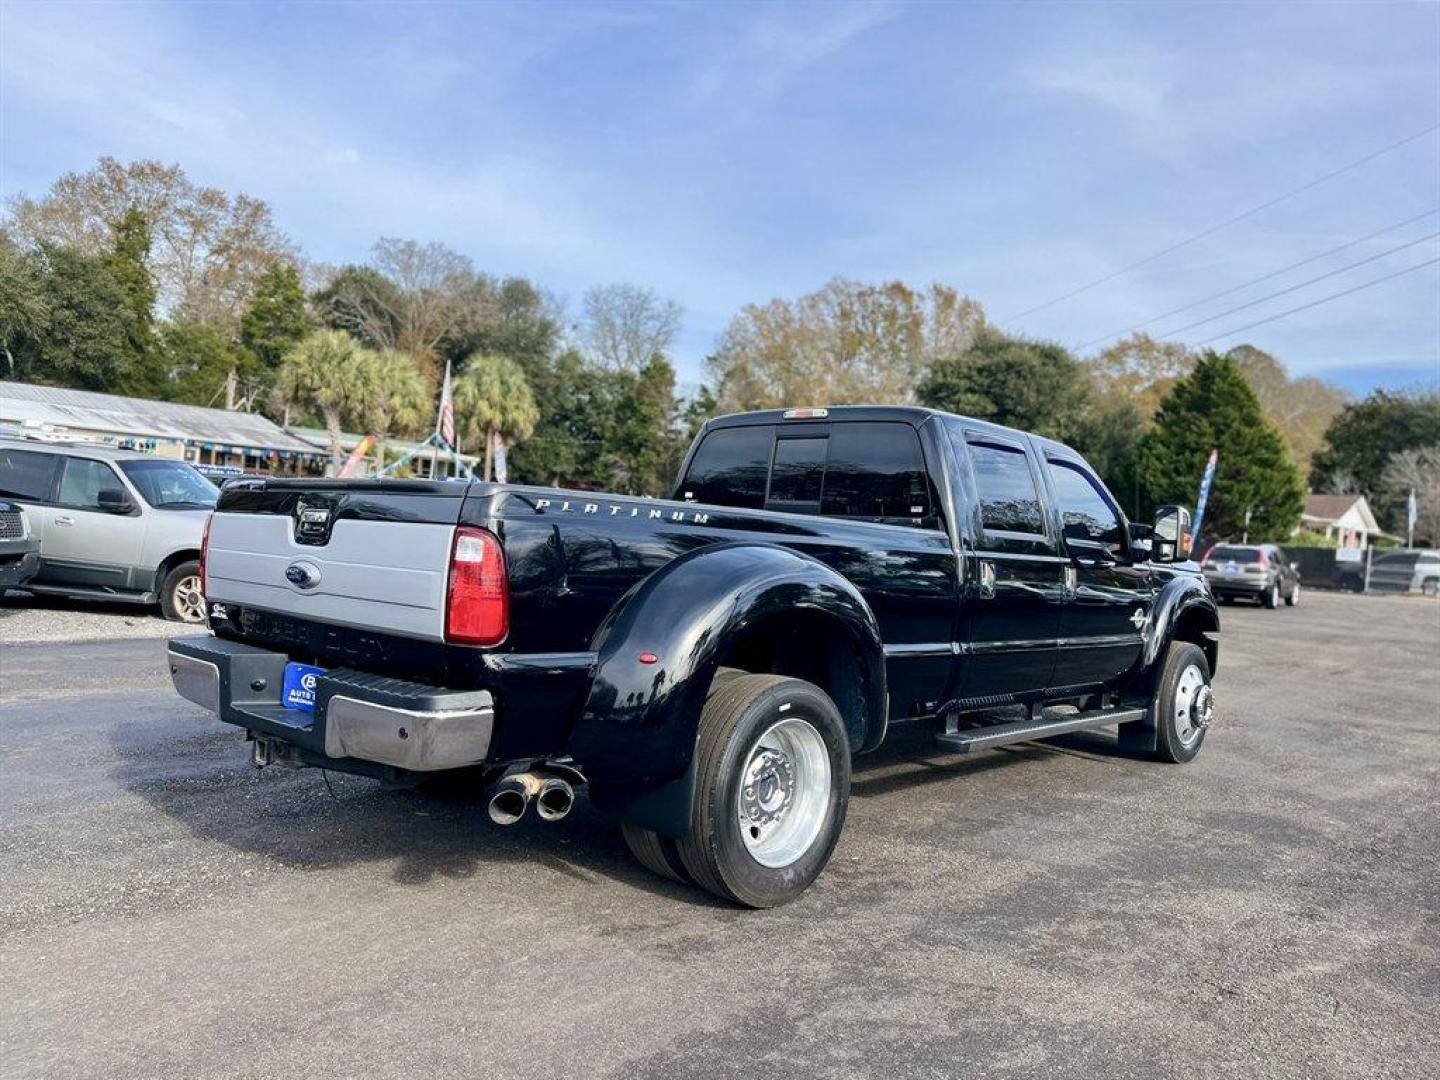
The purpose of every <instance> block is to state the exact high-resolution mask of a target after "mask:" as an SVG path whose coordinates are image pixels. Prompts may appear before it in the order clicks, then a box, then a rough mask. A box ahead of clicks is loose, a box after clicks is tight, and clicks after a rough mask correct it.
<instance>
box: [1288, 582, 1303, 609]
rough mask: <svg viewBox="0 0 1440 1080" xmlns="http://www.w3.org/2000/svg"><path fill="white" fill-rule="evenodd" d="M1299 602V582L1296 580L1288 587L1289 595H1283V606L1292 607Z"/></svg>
mask: <svg viewBox="0 0 1440 1080" xmlns="http://www.w3.org/2000/svg"><path fill="white" fill-rule="evenodd" d="M1298 603H1300V583H1299V582H1298V581H1297V582H1296V583H1295V584H1294V585H1293V586H1291V589H1290V595H1288V596H1287V597H1285V606H1286V607H1294V606H1295V605H1296V604H1298Z"/></svg>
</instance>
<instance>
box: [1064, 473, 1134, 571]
mask: <svg viewBox="0 0 1440 1080" xmlns="http://www.w3.org/2000/svg"><path fill="white" fill-rule="evenodd" d="M1047 465H1048V467H1049V470H1050V485H1051V486H1052V487H1053V488H1054V489H1055V499H1056V501H1057V502H1058V503H1059V504H1060V515H1061V521H1062V522H1063V524H1064V526H1065V528H1066V529H1067V530H1068V529H1070V528H1072V527H1074V526H1077V525H1078V526H1080V527H1082V528H1083V529H1084V530H1085V532H1086V534H1087V536H1088V537H1089V538H1090V539H1091V540H1092V541H1094V542H1095V543H1097V544H1104V545H1105V546H1106V547H1107V548H1109V549H1110V550H1111V551H1112V552H1114V553H1119V551H1120V547H1121V545H1122V544H1123V543H1124V540H1125V533H1124V530H1123V529H1122V528H1121V526H1120V515H1119V514H1118V513H1116V511H1115V508H1114V507H1113V506H1111V504H1110V500H1109V499H1107V498H1106V497H1105V496H1104V494H1103V493H1102V492H1101V490H1100V488H1099V487H1098V486H1097V485H1096V483H1095V481H1094V480H1092V479H1091V478H1090V476H1089V474H1087V473H1086V472H1085V471H1084V470H1082V469H1080V468H1078V467H1076V466H1074V465H1071V464H1070V463H1069V462H1066V461H1050V462H1048V463H1047Z"/></svg>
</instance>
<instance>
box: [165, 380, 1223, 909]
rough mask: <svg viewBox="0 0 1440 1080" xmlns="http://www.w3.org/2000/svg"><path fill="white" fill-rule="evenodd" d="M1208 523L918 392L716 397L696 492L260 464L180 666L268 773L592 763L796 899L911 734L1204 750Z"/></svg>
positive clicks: (227, 518)
mask: <svg viewBox="0 0 1440 1080" xmlns="http://www.w3.org/2000/svg"><path fill="white" fill-rule="evenodd" d="M1188 524H1189V514H1188V512H1187V511H1185V510H1184V509H1183V508H1179V507H1167V508H1164V509H1162V510H1160V511H1159V512H1158V513H1157V516H1156V520H1155V522H1154V523H1153V524H1149V525H1135V524H1131V523H1129V522H1127V521H1126V520H1125V517H1124V515H1123V514H1122V513H1121V512H1120V511H1119V509H1118V507H1117V505H1116V503H1115V500H1114V499H1113V498H1112V497H1111V496H1110V494H1109V493H1108V492H1107V491H1106V489H1105V487H1104V485H1103V484H1101V483H1100V481H1099V480H1098V479H1097V478H1096V477H1095V475H1094V473H1093V472H1092V471H1091V470H1090V468H1089V467H1088V466H1087V465H1086V463H1085V462H1084V460H1083V459H1082V458H1081V457H1080V456H1079V455H1078V454H1076V453H1075V452H1074V451H1073V450H1071V449H1069V448H1068V447H1066V446H1063V445H1061V444H1060V443H1057V442H1052V441H1050V440H1048V439H1043V438H1039V437H1037V436H1034V435H1027V434H1024V433H1022V432H1019V431H1013V430H1010V429H1008V428H1003V427H998V426H995V425H993V424H987V423H982V422H979V421H975V420H969V419H966V418H964V417H960V416H952V415H948V414H945V413H939V412H934V411H930V410H926V409H919V408H879V407H844V408H832V409H792V410H787V411H784V412H759V413H747V414H742V415H737V416H728V417H723V418H721V419H717V420H713V421H711V422H710V423H708V424H706V426H705V428H704V429H703V430H702V431H701V433H700V435H699V436H698V437H697V438H696V440H695V443H694V445H693V446H692V447H691V449H690V451H689V454H688V456H687V457H686V460H685V463H684V465H683V467H682V468H681V472H680V478H679V482H678V485H677V487H676V490H675V492H674V497H673V498H672V499H670V500H653V499H643V498H634V497H628V496H617V495H605V494H596V493H589V492H578V491H562V490H556V489H551V488H539V487H523V486H516V485H505V484H491V483H478V482H477V483H470V484H461V483H453V482H452V483H444V482H439V483H436V482H427V481H392V480H356V481H328V480H289V479H263V480H256V479H242V480H238V481H231V482H229V483H228V484H227V485H226V486H225V489H224V491H223V493H222V495H221V498H220V503H219V506H218V508H217V509H216V512H215V514H214V516H213V517H212V518H211V523H210V526H209V528H208V530H207V535H206V541H205V547H204V557H203V560H202V566H203V578H204V588H205V594H206V596H207V597H208V601H209V620H210V627H211V630H212V631H213V634H212V635H211V636H205V637H189V638H177V639H174V640H172V641H171V642H170V643H169V664H170V671H171V675H172V678H173V680H174V682H175V686H176V688H177V689H178V690H179V692H180V693H181V694H183V695H184V696H185V697H187V698H189V699H190V700H192V701H194V702H197V703H199V704H201V705H203V706H205V707H206V708H208V709H210V710H212V711H214V712H216V713H217V714H218V715H219V717H220V719H221V720H223V721H226V722H228V723H231V724H235V725H238V726H239V727H241V728H243V729H245V732H246V738H247V739H250V740H251V741H252V754H253V758H254V761H255V763H256V764H258V765H264V764H270V763H285V764H291V765H301V766H305V765H309V766H323V767H325V768H329V769H338V770H347V771H350V772H354V773H362V774H365V775H369V776H373V777H376V778H378V779H381V780H384V781H388V782H391V783H397V784H405V783H413V782H418V781H420V780H423V779H425V778H427V777H433V776H435V775H436V774H437V773H447V774H449V775H450V776H451V778H453V779H458V780H461V781H462V782H473V783H475V784H477V785H482V784H483V785H493V788H494V790H493V797H492V798H491V800H490V812H491V816H492V817H493V818H494V819H495V820H496V821H500V822H502V823H503V822H509V821H514V820H517V819H518V818H519V817H520V816H521V815H523V814H524V813H525V812H526V810H527V807H530V806H533V807H534V808H535V811H536V813H537V814H538V815H539V816H540V817H543V818H547V819H554V818H558V817H561V816H563V815H564V814H565V813H566V812H568V810H569V809H570V806H571V803H572V800H573V798H574V789H575V787H576V786H577V785H578V784H581V783H584V784H587V785H588V789H589V792H590V798H591V800H592V802H593V803H594V804H595V805H596V806H598V807H600V808H601V809H603V810H606V811H609V812H611V813H613V814H614V815H615V816H616V817H617V818H618V819H619V821H620V822H621V823H622V826H623V830H624V834H625V838H626V841H627V842H628V844H629V846H630V848H631V850H632V851H633V852H634V854H635V855H636V856H637V857H638V858H639V859H640V861H641V862H642V863H644V864H645V865H646V866H648V867H649V868H650V869H652V870H654V871H655V872H657V873H660V874H663V875H666V876H668V877H671V878H674V879H677V880H681V881H692V882H694V883H696V884H698V885H700V886H701V887H703V888H705V889H708V890H710V891H712V892H714V893H717V894H719V895H721V896H723V897H726V898H729V899H731V900H733V901H738V902H739V903H741V904H746V905H751V906H755V907H768V906H773V905H776V904H780V903H783V902H785V901H786V900H789V899H791V898H792V897H794V896H796V895H797V894H799V893H800V892H801V891H802V890H804V889H805V888H806V887H807V886H808V885H809V884H810V882H812V881H813V880H814V879H815V877H816V876H817V875H818V874H819V873H820V871H821V869H822V868H823V867H824V865H825V863H826V861H827V860H828V859H829V858H830V854H831V852H832V851H833V850H834V847H835V844H836V842H837V841H838V839H839V836H840V831H841V828H842V826H843V824H844V821H845V812H846V803H847V798H848V792H849V782H850V769H851V758H852V756H853V755H855V754H860V753H864V752H866V751H868V750H873V749H874V748H875V747H877V746H878V745H879V744H880V742H881V740H883V739H884V738H885V733H886V730H887V728H888V727H889V726H890V725H891V724H898V723H906V722H917V723H924V724H929V725H932V726H933V728H934V732H935V740H936V743H937V744H938V745H939V747H941V748H943V749H945V750H949V751H954V752H964V751H970V750H975V749H979V748H985V747H994V746H999V745H1003V744H1006V743H1012V742H1020V741H1026V740H1031V739H1037V738H1045V737H1047V736H1052V735H1058V734H1062V733H1066V732H1073V731H1078V730H1081V729H1090V728H1099V727H1107V726H1108V727H1115V728H1117V729H1118V733H1119V739H1120V742H1121V745H1122V746H1123V747H1125V748H1127V749H1129V750H1133V751H1135V752H1136V753H1141V754H1148V755H1153V756H1158V757H1159V758H1161V759H1164V760H1167V761H1173V762H1182V761H1188V760H1189V759H1191V758H1193V757H1194V756H1195V754H1196V753H1197V752H1198V751H1199V749H1200V745H1201V743H1202V742H1203V740H1204V738H1205V731H1206V728H1207V727H1208V726H1209V724H1210V721H1211V717H1212V714H1213V705H1212V696H1211V689H1210V680H1211V676H1212V674H1213V672H1214V670H1215V663H1216V657H1217V649H1218V630H1219V618H1218V612H1217V609H1216V605H1215V603H1214V600H1213V598H1212V597H1211V594H1210V592H1209V589H1208V588H1207V587H1206V584H1205V581H1204V578H1203V577H1202V576H1201V574H1200V572H1199V570H1198V568H1197V567H1196V566H1195V564H1194V563H1193V562H1190V561H1189V560H1188V556H1187V555H1186V553H1185V551H1184V548H1185V547H1186V545H1187V542H1188V536H1187V535H1186V533H1187V532H1188Z"/></svg>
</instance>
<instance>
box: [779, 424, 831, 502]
mask: <svg viewBox="0 0 1440 1080" xmlns="http://www.w3.org/2000/svg"><path fill="white" fill-rule="evenodd" d="M829 441H830V440H829V439H825V438H820V439H776V440H775V464H774V467H773V468H772V469H771V470H770V494H769V497H768V498H767V499H766V500H765V505H766V506H768V507H770V508H772V509H775V510H789V511H791V512H800V513H804V512H807V511H808V512H809V513H812V514H813V513H816V512H818V511H819V509H820V484H821V482H822V481H823V480H824V479H825V444H826V443H828V442H829Z"/></svg>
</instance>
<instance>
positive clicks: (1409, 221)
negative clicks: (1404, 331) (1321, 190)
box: [1076, 206, 1440, 352]
mask: <svg viewBox="0 0 1440 1080" xmlns="http://www.w3.org/2000/svg"><path fill="white" fill-rule="evenodd" d="M1435 213H1440V206H1435V207H1432V208H1431V209H1429V210H1426V211H1425V213H1423V214H1416V215H1415V216H1414V217H1412V218H1406V219H1405V220H1404V221H1399V222H1396V223H1395V224H1394V225H1387V226H1386V227H1385V228H1383V229H1377V230H1376V231H1375V232H1372V233H1367V234H1366V235H1364V236H1358V237H1356V238H1355V239H1354V240H1347V241H1346V242H1345V243H1343V244H1341V245H1339V246H1338V247H1333V248H1330V249H1329V250H1328V251H1322V252H1320V253H1319V254H1318V255H1311V256H1310V257H1309V258H1307V259H1301V260H1300V261H1299V262H1293V263H1291V264H1290V265H1288V266H1282V267H1280V269H1279V270H1272V271H1270V273H1268V274H1263V275H1261V276H1260V277H1257V278H1251V279H1250V280H1249V281H1245V282H1242V283H1240V284H1239V285H1235V286H1232V287H1231V288H1228V289H1224V290H1222V291H1221V292H1218V293H1212V294H1211V295H1209V296H1207V297H1205V298H1204V299H1203V300H1196V301H1194V302H1193V303H1189V304H1182V305H1181V306H1180V307H1178V308H1171V309H1170V310H1169V311H1162V312H1161V313H1160V314H1159V315H1152V316H1150V318H1148V319H1146V320H1145V321H1144V322H1138V323H1135V324H1134V325H1133V326H1127V327H1126V328H1125V329H1124V330H1115V331H1112V332H1111V333H1108V334H1103V335H1101V336H1100V337H1097V338H1091V339H1090V340H1089V341H1086V342H1084V343H1082V344H1080V345H1077V346H1076V351H1077V352H1078V351H1080V350H1081V349H1088V348H1090V346H1092V345H1099V344H1100V343H1101V342H1102V341H1109V340H1110V339H1111V338H1114V337H1119V336H1120V335H1121V334H1126V333H1133V332H1134V331H1137V330H1143V329H1145V327H1147V326H1151V325H1153V324H1154V323H1157V322H1159V321H1160V320H1161V319H1168V318H1169V317H1170V316H1171V315H1179V314H1180V313H1181V312H1182V311H1189V310H1190V309H1191V308H1197V307H1201V306H1202V305H1204V304H1208V303H1210V302H1211V301H1212V300H1219V299H1220V298H1221V297H1225V296H1230V295H1231V294H1232V293H1237V292H1240V291H1241V290H1243V289H1248V288H1250V286H1252V285H1259V284H1260V283H1261V282H1263V281H1269V280H1271V279H1272V278H1277V277H1279V276H1280V275H1281V274H1288V273H1289V272H1290V271H1291V270H1298V269H1300V267H1302V266H1308V265H1309V264H1310V263H1313V262H1318V261H1319V260H1321V259H1324V258H1327V257H1328V256H1330V255H1338V254H1339V253H1340V252H1342V251H1344V250H1345V249H1347V248H1352V247H1354V246H1355V245H1356V244H1363V243H1365V241H1367V240H1374V239H1375V238H1376V237H1379V236H1384V235H1385V234H1386V233H1392V232H1394V231H1395V230H1396V229H1403V228H1404V227H1405V226H1406V225H1413V224H1415V222H1417V221H1423V220H1424V219H1425V218H1427V217H1430V216H1431V215H1432V214H1435Z"/></svg>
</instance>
